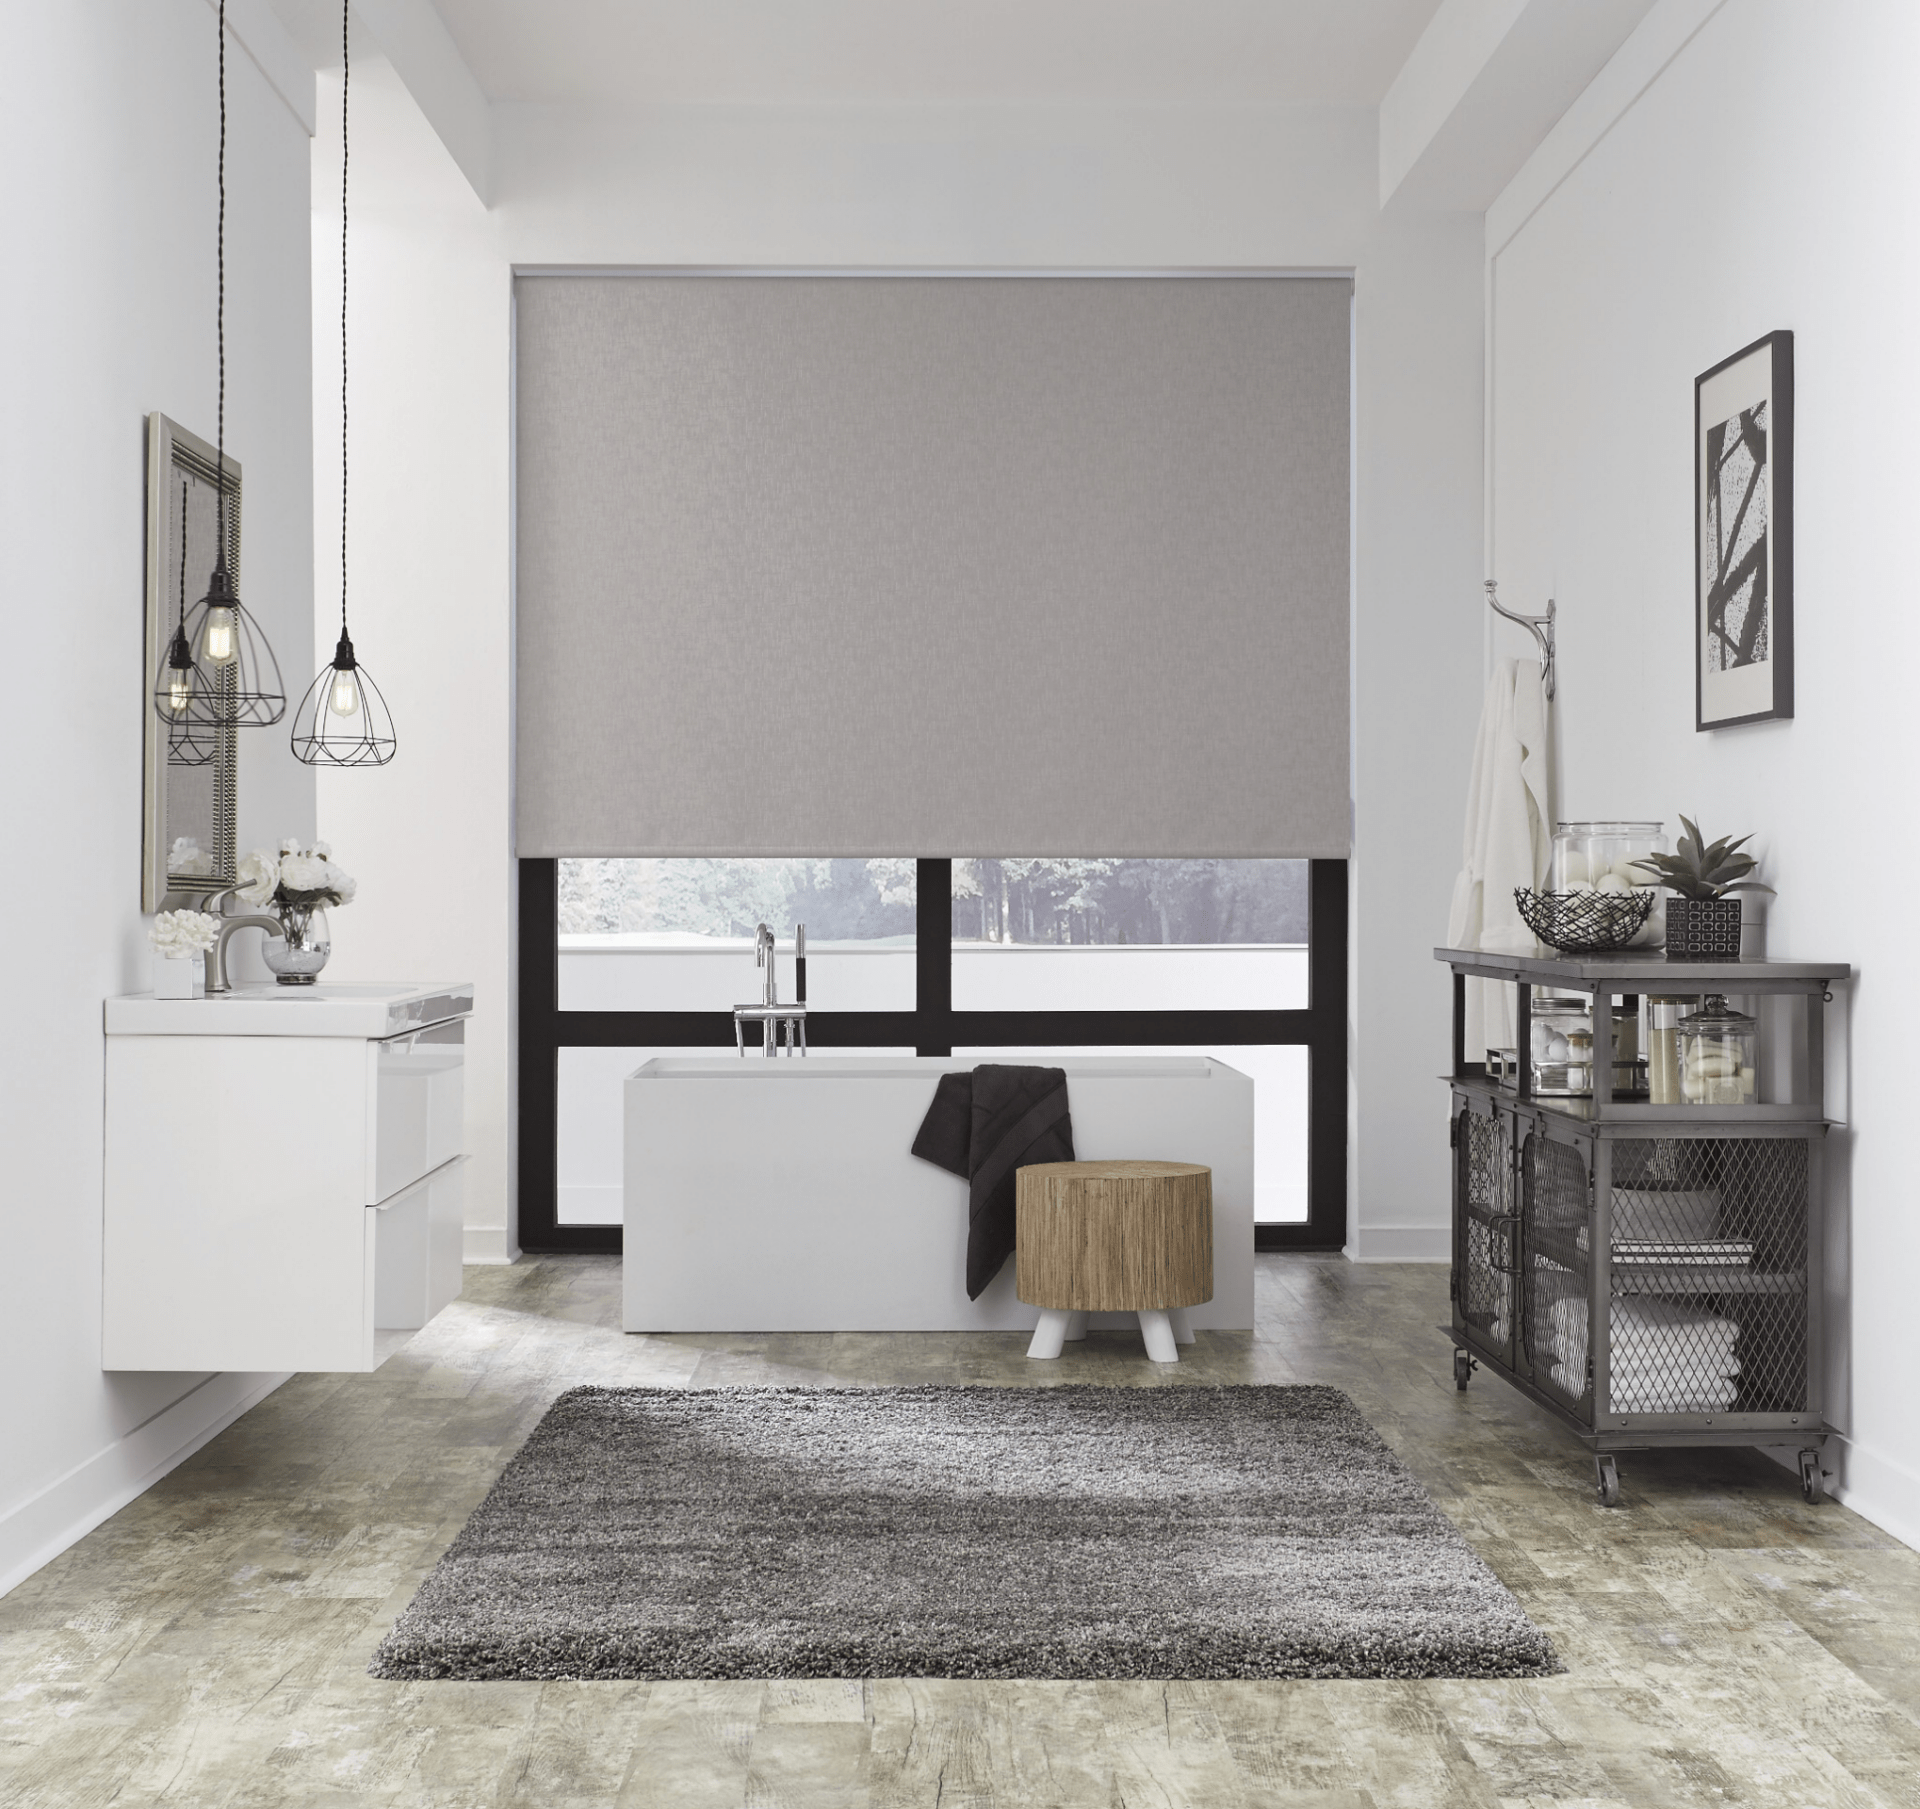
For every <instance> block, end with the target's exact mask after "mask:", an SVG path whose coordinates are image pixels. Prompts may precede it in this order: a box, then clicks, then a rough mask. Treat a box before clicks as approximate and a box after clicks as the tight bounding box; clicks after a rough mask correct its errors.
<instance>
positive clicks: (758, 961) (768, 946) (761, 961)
mask: <svg viewBox="0 0 1920 1809" xmlns="http://www.w3.org/2000/svg"><path fill="white" fill-rule="evenodd" d="M774 952H775V951H774V941H773V931H771V930H770V929H768V928H767V926H766V925H765V924H764V923H763V924H761V925H760V927H759V928H758V929H756V930H755V931H754V933H753V964H754V966H755V967H764V968H765V969H766V978H765V979H763V980H762V981H761V982H760V1003H761V1004H762V1005H778V1004H779V1003H780V981H779V975H778V973H777V971H776V970H775V967H774Z"/></svg>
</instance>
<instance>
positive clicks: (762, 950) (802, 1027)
mask: <svg viewBox="0 0 1920 1809" xmlns="http://www.w3.org/2000/svg"><path fill="white" fill-rule="evenodd" d="M793 949H794V957H795V980H796V983H797V985H798V988H799V994H800V996H799V998H798V999H796V1000H795V1002H794V1003H793V1004H791V1005H782V1004H781V1003H780V979H779V973H778V970H777V968H776V966H775V962H776V961H777V959H778V957H779V945H778V943H776V942H775V941H774V937H773V931H772V930H770V929H768V928H767V926H766V925H765V924H764V923H763V924H761V925H759V926H758V927H757V928H756V929H755V930H754V933H753V964H754V966H755V967H758V968H761V969H762V970H764V971H763V976H762V978H761V981H760V1003H759V1004H758V1005H736V1006H735V1007H734V1008H733V1046H734V1047H735V1048H736V1049H738V1050H739V1051H740V1053H741V1054H742V1055H745V1054H746V1052H747V1026H748V1025H749V1024H758V1025H759V1026H760V1053H761V1054H762V1055H766V1056H773V1055H777V1054H778V1053H779V1049H780V1034H781V1029H782V1026H784V1027H785V1031H786V1042H787V1054H788V1055H789V1056H791V1055H792V1054H793V1053H794V1051H795V1050H796V1049H798V1050H799V1052H800V1053H801V1054H802V1055H805V1054H806V1052H807V926H806V925H805V924H804V923H802V924H797V925H795V927H794V944H793Z"/></svg>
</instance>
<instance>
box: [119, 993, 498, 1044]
mask: <svg viewBox="0 0 1920 1809" xmlns="http://www.w3.org/2000/svg"><path fill="white" fill-rule="evenodd" d="M472 1011H473V986H472V983H471V982H470V981H465V980H459V981H445V980H430V981H423V982H420V983H418V984H415V985H408V984H406V983H405V982H402V981H374V982H369V983H366V984H363V985H348V984H341V985H334V986H330V985H328V984H327V983H326V982H325V981H322V982H321V983H320V984H318V985H316V986H281V985H280V984H278V983H277V982H275V981H268V982H266V983H265V984H262V985H248V986H236V987H235V988H234V989H233V990H232V991H231V992H228V993H222V994H220V995H218V996H217V997H214V998H211V999H209V998H192V999H156V998H155V997H154V996H153V994H152V993H150V992H137V993H130V994H128V995H127V996H126V997H124V998H118V999H109V1000H108V1001H107V1010H106V1029H107V1035H109V1036H359V1037H383V1036H400V1035H403V1034H404V1033H405V1032H407V1031H409V1030H418V1029H420V1028H421V1027H422V1026H423V1025H426V1024H437V1023H439V1022H441V1021H442V1020H443V1019H446V1018H463V1017H467V1016H469V1015H470V1014H471V1013H472Z"/></svg>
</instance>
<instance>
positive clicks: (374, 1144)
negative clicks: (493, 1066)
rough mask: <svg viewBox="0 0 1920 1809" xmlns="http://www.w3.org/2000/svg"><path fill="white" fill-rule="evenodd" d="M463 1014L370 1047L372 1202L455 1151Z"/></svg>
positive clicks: (460, 1112)
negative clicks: (461, 1016)
mask: <svg viewBox="0 0 1920 1809" xmlns="http://www.w3.org/2000/svg"><path fill="white" fill-rule="evenodd" d="M466 1030H467V1025H466V1020H465V1019H464V1018H452V1019H449V1020H448V1021H447V1022H445V1023H442V1024H429V1025H428V1026H427V1028H426V1029H424V1030H414V1031H409V1032H408V1033H407V1034H406V1035H404V1036H390V1037H385V1038H382V1039H380V1040H379V1041H374V1042H369V1043H368V1045H367V1093H368V1098H367V1117H368V1123H367V1194H366V1204H367V1205H369V1206H377V1205H379V1204H380V1203H381V1202H382V1201H383V1200H387V1199H390V1198H391V1197H392V1196H393V1195H394V1194H396V1193H398V1192H399V1191H400V1189H401V1188H403V1187H409V1186H411V1185H412V1184H413V1183H414V1182H415V1181H418V1180H419V1179H420V1178H421V1177H422V1176H423V1175H426V1174H429V1173H431V1172H432V1171H433V1170H434V1169H436V1168H438V1167H439V1166H440V1165H441V1164H442V1163H443V1162H446V1161H449V1160H451V1159H452V1158H453V1157H454V1156H457V1155H458V1154H459V1153H460V1143H461V1137H462V1134H463V1131H464V1126H465V1115H466Z"/></svg>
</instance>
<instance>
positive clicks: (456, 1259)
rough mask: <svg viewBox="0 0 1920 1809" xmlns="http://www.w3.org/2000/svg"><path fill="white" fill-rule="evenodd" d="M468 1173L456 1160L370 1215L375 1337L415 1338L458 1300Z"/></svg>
mask: <svg viewBox="0 0 1920 1809" xmlns="http://www.w3.org/2000/svg"><path fill="white" fill-rule="evenodd" d="M466 1167H467V1159H466V1157H464V1156H456V1157H455V1158H454V1159H453V1160H452V1161H451V1162H448V1163H444V1164H443V1165H442V1166H441V1167H439V1168H436V1169H435V1170H434V1171H433V1173H432V1174H430V1175H427V1176H426V1177H425V1178H424V1179H422V1180H419V1181H416V1182H415V1183H414V1184H413V1185H412V1186H411V1187H406V1188H402V1189H401V1191H400V1192H399V1193H397V1194H395V1195H394V1196H393V1197H392V1198H391V1199H390V1200H387V1201H385V1202H383V1203H382V1204H381V1205H378V1206H369V1207H368V1208H367V1209H366V1213H367V1233H368V1235H369V1236H370V1237H371V1238H372V1239H373V1323H374V1327H375V1329H376V1330H377V1331H407V1332H416V1331H418V1330H419V1329H420V1328H421V1327H422V1326H423V1325H425V1324H426V1323H427V1321H428V1320H430V1319H431V1318H432V1317H433V1316H434V1314H436V1313H437V1312H439V1311H440V1309H441V1308H442V1307H445V1306H449V1305H451V1304H452V1303H453V1302H454V1301H456V1300H458V1299H459V1298H460V1284H461V1273H460V1265H461V1259H462V1255H463V1245H464V1241H465V1236H466V1232H465V1221H466V1211H465V1205H466V1180H465V1177H466Z"/></svg>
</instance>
